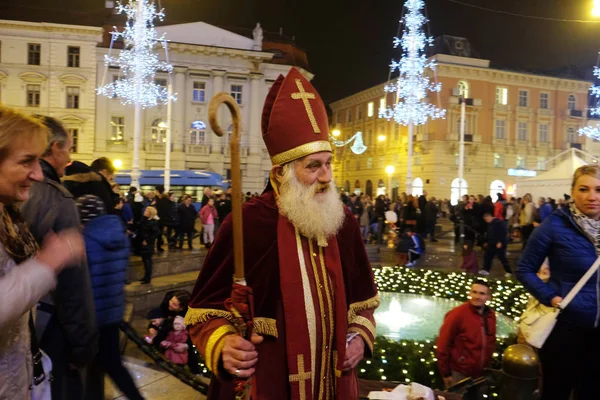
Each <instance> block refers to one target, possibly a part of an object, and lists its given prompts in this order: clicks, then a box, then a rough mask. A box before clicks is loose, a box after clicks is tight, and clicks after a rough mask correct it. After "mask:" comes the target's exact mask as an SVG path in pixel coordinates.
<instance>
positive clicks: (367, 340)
mask: <svg viewBox="0 0 600 400" xmlns="http://www.w3.org/2000/svg"><path fill="white" fill-rule="evenodd" d="M348 332H356V333H358V335H359V336H360V337H361V338H362V339H363V340H364V341H365V344H366V345H367V346H368V347H369V350H371V354H373V341H372V340H371V338H370V337H369V335H368V334H367V332H365V331H364V329H363V328H362V326H351V327H350V328H348Z"/></svg>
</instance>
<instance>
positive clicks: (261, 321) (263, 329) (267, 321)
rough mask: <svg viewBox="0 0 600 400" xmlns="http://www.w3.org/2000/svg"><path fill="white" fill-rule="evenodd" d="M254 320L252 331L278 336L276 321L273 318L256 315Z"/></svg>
mask: <svg viewBox="0 0 600 400" xmlns="http://www.w3.org/2000/svg"><path fill="white" fill-rule="evenodd" d="M253 322H254V332H256V333H258V334H259V335H269V336H273V337H274V338H278V337H279V335H278V332H277V321H276V320H274V319H273V318H264V317H256V318H254V320H253Z"/></svg>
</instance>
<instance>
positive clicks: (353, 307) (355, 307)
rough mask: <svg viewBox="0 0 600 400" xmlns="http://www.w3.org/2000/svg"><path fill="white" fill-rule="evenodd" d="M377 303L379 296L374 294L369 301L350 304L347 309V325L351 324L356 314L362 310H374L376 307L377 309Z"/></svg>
mask: <svg viewBox="0 0 600 400" xmlns="http://www.w3.org/2000/svg"><path fill="white" fill-rule="evenodd" d="M379 303H380V301H379V294H376V295H375V296H374V297H371V298H370V299H367V300H364V301H359V302H356V303H352V304H350V307H349V309H348V324H351V323H352V321H353V320H354V318H355V317H356V314H357V313H359V312H361V311H364V310H371V309H372V310H374V309H376V308H377V307H379Z"/></svg>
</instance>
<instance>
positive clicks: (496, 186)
mask: <svg viewBox="0 0 600 400" xmlns="http://www.w3.org/2000/svg"><path fill="white" fill-rule="evenodd" d="M504 190H506V184H505V183H504V182H502V181H500V180H496V181H494V182H492V183H491V184H490V197H491V198H492V199H493V200H494V202H496V199H497V198H498V195H499V194H502V193H504Z"/></svg>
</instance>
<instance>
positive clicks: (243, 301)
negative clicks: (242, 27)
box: [208, 92, 254, 399]
mask: <svg viewBox="0 0 600 400" xmlns="http://www.w3.org/2000/svg"><path fill="white" fill-rule="evenodd" d="M222 104H225V105H226V106H227V108H229V111H230V112H231V120H232V134H231V139H230V141H229V149H230V151H229V153H230V157H231V191H232V198H231V203H232V204H231V205H232V210H231V214H232V219H233V263H234V274H233V288H232V291H231V297H230V298H229V299H227V300H226V301H225V307H226V308H227V309H228V310H229V311H230V312H231V313H232V314H233V316H234V321H233V324H234V326H235V328H236V329H237V331H238V333H239V334H240V335H241V336H242V337H243V338H245V339H247V340H250V336H251V335H252V324H253V322H252V321H253V318H254V304H253V295H252V289H251V288H250V287H249V286H247V284H246V278H245V275H244V243H243V230H242V196H241V193H242V170H241V165H240V136H241V123H240V120H241V113H240V108H239V106H238V104H237V103H236V101H235V100H234V99H233V97H231V96H230V95H229V94H227V93H225V92H220V93H217V94H216V95H215V96H214V97H213V98H212V100H211V102H210V105H209V107H208V121H209V123H210V126H211V128H212V130H213V131H214V132H215V134H216V135H217V136H219V137H222V136H223V134H224V132H223V129H222V128H221V126H220V125H219V122H218V119H217V114H218V111H219V107H220V106H221V105H222ZM251 388H252V386H251V380H250V379H247V380H246V379H239V378H237V376H236V379H235V394H236V399H248V398H249V397H250V394H251V393H250V392H251Z"/></svg>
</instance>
